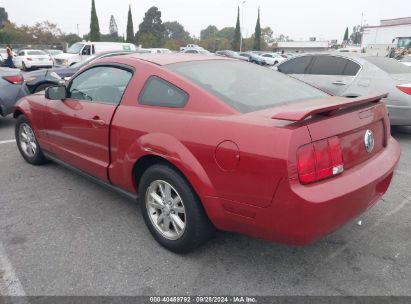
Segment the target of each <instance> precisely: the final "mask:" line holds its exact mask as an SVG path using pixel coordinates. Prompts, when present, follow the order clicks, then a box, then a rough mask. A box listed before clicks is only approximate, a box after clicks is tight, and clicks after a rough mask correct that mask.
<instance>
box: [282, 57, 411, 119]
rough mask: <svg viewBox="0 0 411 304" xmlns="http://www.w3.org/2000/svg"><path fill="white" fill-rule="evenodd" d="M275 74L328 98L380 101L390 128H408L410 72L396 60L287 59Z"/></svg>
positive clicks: (410, 100) (373, 58) (374, 58)
mask: <svg viewBox="0 0 411 304" xmlns="http://www.w3.org/2000/svg"><path fill="white" fill-rule="evenodd" d="M278 71H281V72H282V73H285V74H289V75H290V76H292V77H294V78H297V79H299V80H302V81H304V82H306V83H309V84H311V85H313V86H315V87H317V88H319V89H321V90H323V91H325V92H327V93H329V94H332V95H337V96H345V97H358V96H365V95H368V94H372V93H375V92H377V93H378V92H379V93H389V94H388V97H387V98H384V101H385V103H386V104H387V107H388V110H389V112H390V120H391V124H392V125H411V70H410V69H409V68H408V67H406V66H404V65H403V64H401V63H399V62H398V61H397V60H395V59H392V58H387V57H375V56H368V55H361V54H350V53H339V54H311V55H309V54H308V55H303V56H298V57H294V58H291V59H289V60H287V61H285V62H283V63H282V64H279V65H278Z"/></svg>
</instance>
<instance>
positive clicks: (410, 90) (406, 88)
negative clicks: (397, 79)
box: [397, 83, 411, 95]
mask: <svg viewBox="0 0 411 304" xmlns="http://www.w3.org/2000/svg"><path fill="white" fill-rule="evenodd" d="M397 89H399V90H400V91H402V92H404V93H405V94H408V95H411V83H408V84H400V85H397Z"/></svg>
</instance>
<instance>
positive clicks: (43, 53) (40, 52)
mask: <svg viewBox="0 0 411 304" xmlns="http://www.w3.org/2000/svg"><path fill="white" fill-rule="evenodd" d="M27 55H31V56H36V55H47V53H46V52H43V51H27Z"/></svg>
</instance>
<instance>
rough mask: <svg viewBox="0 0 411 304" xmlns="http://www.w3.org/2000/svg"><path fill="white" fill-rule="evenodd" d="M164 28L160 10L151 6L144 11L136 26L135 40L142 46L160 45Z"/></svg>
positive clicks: (161, 44)
mask: <svg viewBox="0 0 411 304" xmlns="http://www.w3.org/2000/svg"><path fill="white" fill-rule="evenodd" d="M166 34H167V33H166V29H165V27H164V24H163V21H162V20H161V11H159V10H158V8H157V7H155V6H153V7H151V8H149V9H148V11H147V12H146V14H145V16H144V18H143V22H141V23H140V25H139V27H138V32H137V33H136V40H137V41H138V43H139V44H142V45H144V47H161V46H163V44H164V41H165V37H166Z"/></svg>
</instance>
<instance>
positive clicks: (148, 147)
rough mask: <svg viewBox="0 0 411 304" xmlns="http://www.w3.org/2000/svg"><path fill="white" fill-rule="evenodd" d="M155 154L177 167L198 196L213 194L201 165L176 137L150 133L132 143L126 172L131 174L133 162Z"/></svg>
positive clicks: (211, 185) (127, 157)
mask: <svg viewBox="0 0 411 304" xmlns="http://www.w3.org/2000/svg"><path fill="white" fill-rule="evenodd" d="M146 155H156V156H159V157H162V158H164V159H166V160H167V161H168V162H170V163H171V164H173V165H174V166H175V167H177V168H178V169H179V170H180V171H181V173H182V174H183V175H184V176H185V178H186V179H187V180H188V182H189V183H190V184H191V186H192V187H193V188H194V190H195V191H196V193H197V194H198V195H199V196H200V197H204V196H215V195H216V192H215V189H214V186H213V184H212V182H211V180H210V178H209V177H208V175H207V173H206V172H205V170H204V168H203V166H202V165H201V164H200V162H199V161H198V160H197V158H196V157H195V156H194V155H193V154H192V153H191V152H190V150H189V149H188V148H187V147H186V146H185V145H184V144H183V143H182V142H180V141H179V140H177V139H176V138H174V137H172V136H170V135H167V134H162V133H150V134H146V135H144V136H142V137H140V138H139V139H138V140H137V141H136V142H135V143H133V144H132V145H131V146H130V148H129V150H128V152H127V153H126V155H125V157H126V159H127V160H128V165H127V168H126V170H127V172H128V174H129V176H132V174H133V167H134V164H135V163H136V162H137V161H138V160H139V159H140V158H141V157H143V156H146Z"/></svg>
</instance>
